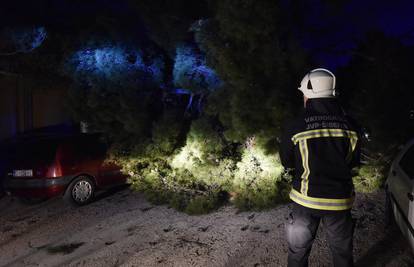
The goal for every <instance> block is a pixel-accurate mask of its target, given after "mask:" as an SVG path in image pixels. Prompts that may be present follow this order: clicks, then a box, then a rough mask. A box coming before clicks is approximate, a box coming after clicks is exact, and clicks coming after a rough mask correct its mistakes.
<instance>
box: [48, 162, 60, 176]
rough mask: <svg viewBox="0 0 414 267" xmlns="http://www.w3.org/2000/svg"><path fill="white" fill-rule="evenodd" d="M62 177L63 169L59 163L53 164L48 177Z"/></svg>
mask: <svg viewBox="0 0 414 267" xmlns="http://www.w3.org/2000/svg"><path fill="white" fill-rule="evenodd" d="M60 176H62V168H61V166H60V164H59V163H57V162H55V163H53V164H52V165H51V166H50V167H49V168H48V170H47V174H46V177H48V178H55V177H60Z"/></svg>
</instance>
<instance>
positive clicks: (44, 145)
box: [7, 140, 59, 160]
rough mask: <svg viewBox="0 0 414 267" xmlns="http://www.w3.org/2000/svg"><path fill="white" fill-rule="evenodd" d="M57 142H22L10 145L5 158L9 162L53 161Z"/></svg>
mask: <svg viewBox="0 0 414 267" xmlns="http://www.w3.org/2000/svg"><path fill="white" fill-rule="evenodd" d="M58 145H59V140H36V141H22V142H18V143H15V144H11V145H9V146H8V149H7V158H9V159H11V160H53V159H54V158H55V155H56V150H57V147H58Z"/></svg>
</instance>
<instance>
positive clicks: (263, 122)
mask: <svg viewBox="0 0 414 267" xmlns="http://www.w3.org/2000/svg"><path fill="white" fill-rule="evenodd" d="M213 7H214V16H213V17H212V18H211V19H207V20H199V21H197V22H196V23H195V24H193V27H192V29H193V31H194V32H195V35H196V40H197V42H198V43H199V44H200V46H201V48H202V50H203V51H204V52H205V53H206V55H207V62H208V63H209V65H210V66H211V67H212V68H214V69H215V70H216V71H217V72H218V74H219V76H220V77H222V79H223V81H224V83H225V85H224V87H223V88H222V90H217V91H216V92H215V93H213V94H211V96H210V98H209V100H208V103H209V106H208V107H207V108H208V113H209V114H212V115H215V114H217V115H218V116H219V118H220V121H221V122H222V123H223V124H224V127H225V130H226V131H225V136H226V138H227V139H228V140H231V141H235V142H244V140H246V138H248V137H251V136H256V137H257V139H258V142H259V143H263V144H267V145H268V148H270V149H271V150H272V151H275V149H276V145H275V143H274V142H271V140H275V139H276V138H277V136H278V135H279V133H280V129H281V125H282V121H283V120H284V119H286V118H288V117H290V116H291V115H292V114H293V112H292V109H291V106H292V103H295V99H298V98H297V97H296V96H295V90H294V89H295V88H296V87H297V83H298V77H297V74H298V73H302V72H303V71H304V66H305V62H306V57H305V54H304V52H303V50H302V49H301V48H300V46H299V45H298V42H297V41H295V38H294V36H293V35H292V33H293V32H294V31H293V29H292V28H291V25H289V24H288V23H286V21H288V20H287V16H288V14H284V12H282V10H281V8H280V3H279V2H278V1H237V0H224V1H213Z"/></svg>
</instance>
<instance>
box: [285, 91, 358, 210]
mask: <svg viewBox="0 0 414 267" xmlns="http://www.w3.org/2000/svg"><path fill="white" fill-rule="evenodd" d="M360 142H361V138H360V134H359V129H358V128H357V126H356V125H355V123H354V122H353V120H352V119H350V118H349V117H348V116H346V115H345V113H344V112H343V110H342V108H341V107H340V105H339V103H338V102H337V100H336V99H334V98H317V99H309V100H308V101H307V103H306V108H305V111H304V114H303V115H301V116H300V117H299V118H298V119H297V120H295V121H294V122H293V123H292V124H291V125H290V126H289V127H288V128H287V129H286V130H285V133H284V135H283V137H282V142H281V149H280V157H281V161H282V164H283V166H284V167H285V168H289V169H290V168H292V169H294V170H295V176H294V179H293V181H292V190H291V192H290V198H291V199H292V200H293V201H294V202H296V203H297V204H299V205H301V206H304V207H308V208H312V209H317V210H331V211H335V210H336V211H339V210H348V209H350V208H351V207H352V204H353V200H354V189H353V184H352V175H351V169H352V167H354V166H356V165H358V164H359V159H360Z"/></svg>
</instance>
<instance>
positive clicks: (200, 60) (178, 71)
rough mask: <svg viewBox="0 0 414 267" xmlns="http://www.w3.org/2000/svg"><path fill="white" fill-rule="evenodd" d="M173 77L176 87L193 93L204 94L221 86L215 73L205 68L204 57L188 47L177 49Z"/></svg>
mask: <svg viewBox="0 0 414 267" xmlns="http://www.w3.org/2000/svg"><path fill="white" fill-rule="evenodd" d="M173 77H174V85H175V86H176V87H179V88H186V89H189V90H191V91H192V92H194V93H201V94H203V93H204V94H205V93H208V92H212V91H214V90H215V89H218V88H219V87H220V86H221V85H222V81H221V80H220V78H219V77H218V76H217V74H216V72H215V71H214V70H213V69H212V68H210V67H208V66H207V63H206V59H205V57H204V55H202V54H201V53H200V52H197V50H196V49H195V48H194V47H192V46H190V45H180V46H178V47H177V49H176V56H175V61H174V73H173Z"/></svg>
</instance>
